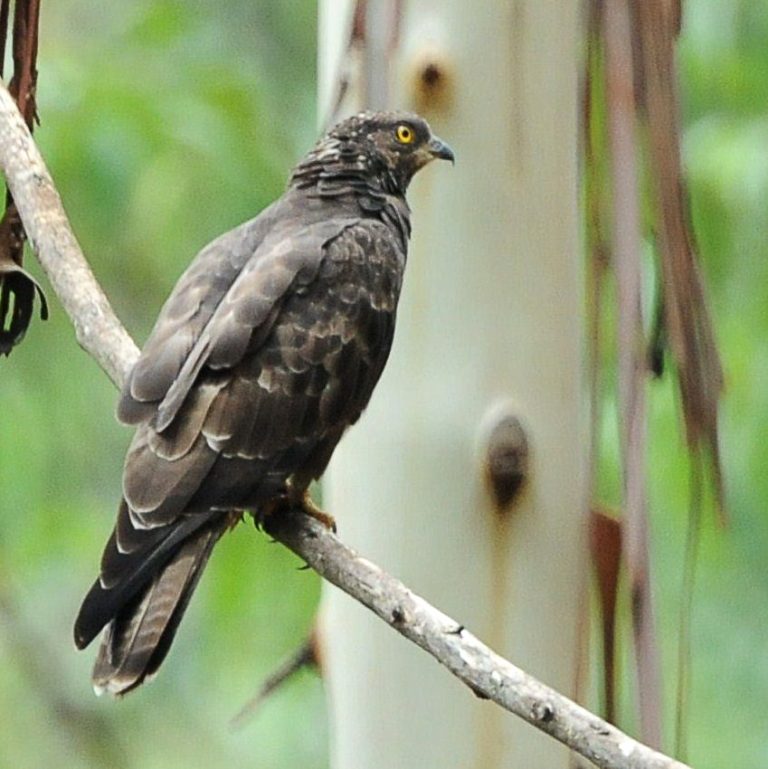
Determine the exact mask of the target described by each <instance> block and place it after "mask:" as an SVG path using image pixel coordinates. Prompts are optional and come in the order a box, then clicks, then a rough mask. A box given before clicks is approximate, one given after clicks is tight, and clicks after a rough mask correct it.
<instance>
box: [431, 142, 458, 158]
mask: <svg viewBox="0 0 768 769" xmlns="http://www.w3.org/2000/svg"><path fill="white" fill-rule="evenodd" d="M429 152H430V154H431V155H432V157H433V158H440V160H450V161H451V163H454V164H455V163H456V158H455V157H454V156H453V150H452V149H451V148H450V147H449V146H448V145H447V144H446V143H445V142H444V141H443V140H442V139H438V137H437V136H433V137H432V140H431V141H430V142H429Z"/></svg>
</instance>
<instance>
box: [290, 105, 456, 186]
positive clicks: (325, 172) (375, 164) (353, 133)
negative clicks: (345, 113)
mask: <svg viewBox="0 0 768 769" xmlns="http://www.w3.org/2000/svg"><path fill="white" fill-rule="evenodd" d="M436 158H439V159H442V160H450V161H451V162H453V160H454V157H453V150H451V148H450V147H449V146H448V145H447V144H446V143H445V142H443V141H442V139H440V138H438V137H437V136H435V135H434V134H433V133H432V130H431V129H430V127H429V124H428V123H427V121H426V120H424V118H421V117H419V116H418V115H415V114H413V113H412V112H361V113H359V114H357V115H354V116H352V117H350V118H347V119H346V120H343V121H342V122H340V123H338V124H337V125H336V126H334V127H333V128H332V129H331V130H330V131H329V132H328V133H327V134H326V135H325V136H324V137H323V138H322V139H321V140H320V141H319V142H318V143H317V145H316V146H315V148H314V149H313V150H312V151H311V152H310V153H309V155H308V156H307V157H306V159H305V160H304V161H303V162H302V163H301V164H300V165H299V167H298V168H297V172H299V173H300V172H301V171H302V168H304V169H308V170H309V169H314V170H315V171H318V170H321V169H322V174H321V178H323V179H324V180H328V181H330V180H332V178H333V176H334V175H337V176H339V177H342V178H344V179H346V180H347V181H351V180H352V178H353V177H354V176H355V175H359V176H360V177H361V178H367V179H368V180H370V182H372V183H378V184H380V185H381V186H383V187H384V188H386V189H387V191H389V192H393V193H399V194H403V193H405V190H406V189H407V187H408V184H409V183H410V181H411V179H412V178H413V176H414V174H415V173H416V172H417V171H418V170H419V169H421V168H423V167H424V166H426V165H427V163H430V162H431V161H432V160H435V159H436Z"/></svg>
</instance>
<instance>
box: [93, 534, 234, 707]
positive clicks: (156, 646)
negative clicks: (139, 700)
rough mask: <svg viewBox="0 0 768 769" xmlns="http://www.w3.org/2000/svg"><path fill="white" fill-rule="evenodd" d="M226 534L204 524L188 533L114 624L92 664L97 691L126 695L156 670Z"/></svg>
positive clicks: (105, 632) (105, 635)
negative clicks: (202, 575)
mask: <svg viewBox="0 0 768 769" xmlns="http://www.w3.org/2000/svg"><path fill="white" fill-rule="evenodd" d="M222 533H223V529H222V528H220V527H219V528H211V527H205V528H203V529H200V530H198V531H196V532H195V533H194V534H192V535H191V536H189V537H188V538H187V539H186V540H184V542H183V543H182V544H181V546H180V547H179V549H178V550H177V551H176V552H175V553H174V554H173V555H172V556H171V558H170V560H168V562H167V563H166V564H165V565H164V566H163V567H162V568H161V569H160V570H159V571H158V572H157V574H156V575H155V576H154V578H153V579H152V581H151V582H150V583H149V584H148V585H147V587H146V588H144V589H143V590H142V591H141V592H139V594H138V595H137V596H136V597H135V598H133V599H132V600H131V601H129V602H128V603H127V604H126V605H125V606H124V607H123V608H121V609H120V611H119V612H118V614H117V615H116V616H115V617H114V619H113V620H112V621H111V622H110V623H109V625H108V626H107V628H106V629H105V631H104V635H103V637H102V642H101V648H100V649H99V653H98V655H97V657H96V664H95V665H94V668H93V685H94V688H95V689H96V692H97V693H99V694H101V693H102V692H105V691H106V692H109V693H111V694H116V695H119V694H126V693H127V692H129V691H130V690H131V689H133V688H135V687H137V686H138V685H139V684H141V682H142V681H144V679H145V678H147V677H148V676H151V675H153V674H154V673H155V672H156V671H157V669H158V668H159V667H160V664H161V663H162V661H163V660H164V659H165V655H166V654H167V653H168V650H169V649H170V647H171V643H172V641H173V637H174V635H175V634H176V629H177V628H178V626H179V622H180V621H181V618H182V616H183V614H184V610H185V609H186V608H187V604H188V603H189V599H190V598H191V597H192V593H193V592H194V590H195V587H196V586H197V583H198V580H199V579H200V575H201V574H202V572H203V569H204V568H205V564H206V563H207V562H208V557H209V556H210V554H211V550H213V546H214V545H215V544H216V542H217V540H218V539H219V537H220V536H221V534H222Z"/></svg>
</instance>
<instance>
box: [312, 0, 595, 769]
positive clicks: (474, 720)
mask: <svg viewBox="0 0 768 769" xmlns="http://www.w3.org/2000/svg"><path fill="white" fill-rule="evenodd" d="M367 6H368V10H369V13H371V14H372V13H378V14H379V18H383V19H385V21H383V22H382V21H380V22H378V23H380V24H388V23H391V19H392V18H393V14H390V15H389V18H390V21H389V22H388V21H386V18H387V14H386V13H381V8H380V7H379V8H377V6H379V3H377V2H375V0H369V1H368V3H367ZM383 6H384V8H385V10H386V8H387V7H389V8H392V7H395V8H396V7H397V6H402V7H401V12H402V16H401V18H400V20H399V24H397V23H395V24H392V27H393V29H392V30H391V31H390V30H383V31H382V30H381V29H379V30H378V39H377V40H376V41H373V42H374V43H375V45H374V46H373V48H374V50H379V51H381V50H383V51H384V53H383V55H384V56H385V58H386V60H387V61H388V62H389V77H388V79H387V80H386V81H385V84H384V85H382V82H381V77H380V76H379V75H380V73H376V72H374V73H373V75H371V73H370V72H369V73H368V75H367V76H364V75H363V74H361V72H360V71H359V69H360V68H361V67H363V66H364V63H365V62H366V61H368V66H371V56H370V55H368V56H367V55H366V53H365V52H362V53H360V52H358V53H357V54H356V55H350V54H349V53H344V51H345V49H346V47H347V44H348V41H349V19H350V13H351V10H352V9H351V4H350V3H347V2H342V0H326V1H325V2H324V3H323V2H321V40H320V48H321V61H320V73H321V90H320V92H321V115H323V116H324V117H325V116H327V115H328V114H329V113H330V111H331V108H330V107H329V105H330V104H331V103H332V100H333V98H334V94H336V93H337V80H338V77H339V74H340V72H346V74H347V75H350V78H349V80H350V84H349V87H348V88H347V90H346V97H345V100H344V101H343V102H342V108H341V109H342V111H343V112H345V113H347V112H350V111H353V110H356V109H359V108H360V107H361V106H363V104H362V101H363V96H362V95H361V94H362V93H364V92H365V91H366V88H365V87H364V86H365V84H366V83H367V84H368V85H367V101H368V102H369V103H377V102H378V103H379V104H380V103H382V101H381V100H382V99H384V100H385V103H386V104H388V105H389V106H392V107H399V108H408V109H414V110H417V111H419V112H421V113H422V114H424V116H425V117H426V118H427V119H428V120H430V122H431V123H432V127H433V129H434V130H435V131H436V133H438V134H439V135H440V136H441V137H442V138H443V139H444V140H446V141H447V142H449V143H450V144H451V146H452V147H453V149H454V150H455V152H456V156H457V162H456V166H455V168H450V166H447V165H444V164H439V165H438V164H435V165H434V166H433V167H432V168H430V169H427V170H426V171H425V172H423V173H422V174H421V175H420V177H419V178H417V179H416V181H415V182H414V184H413V186H412V189H411V192H410V194H409V200H410V203H411V206H412V208H413V223H414V236H413V240H412V243H411V251H410V257H409V263H408V269H407V273H406V279H405V288H404V292H403V296H402V300H401V304H400V310H399V316H398V330H397V334H396V337H395V344H394V350H393V353H392V356H391V359H390V362H389V364H388V367H387V369H386V371H385V372H384V376H383V377H382V380H381V383H380V384H379V387H378V389H377V391H376V392H375V394H374V396H373V399H372V401H371V404H370V406H369V408H368V410H367V412H366V413H365V415H364V416H363V418H362V419H361V421H360V423H359V424H358V425H357V426H356V427H354V428H353V429H352V430H351V431H350V433H349V434H348V435H347V436H346V437H345V439H344V440H343V441H342V443H341V445H340V447H339V449H338V450H337V451H336V454H335V456H334V459H333V462H332V465H331V468H330V470H329V473H328V475H327V478H326V485H325V494H324V504H325V507H326V508H327V509H328V510H329V511H331V512H332V513H333V514H334V516H335V517H336V519H337V521H338V523H339V529H340V533H341V535H342V537H343V538H344V541H345V542H347V543H348V544H351V545H353V546H354V547H356V548H357V549H359V550H360V551H361V552H363V553H365V554H366V555H367V556H368V557H370V558H371V559H372V560H374V561H376V562H378V563H379V564H380V565H381V566H382V567H383V568H384V569H386V570H387V571H390V572H391V573H393V574H395V575H397V576H398V577H399V578H401V579H402V580H404V581H405V582H406V584H408V585H409V586H410V587H411V588H413V589H414V590H415V591H417V592H418V593H420V594H421V595H423V596H424V597H425V598H427V600H429V601H430V602H432V603H434V604H435V605H437V606H438V607H440V608H441V609H443V610H444V611H446V612H448V613H449V614H451V615H452V616H454V617H457V618H458V619H459V620H460V621H463V622H465V623H466V625H467V626H468V627H469V628H471V629H472V631H473V632H476V633H477V634H478V635H479V636H480V637H481V638H482V639H483V640H485V641H486V642H488V643H490V644H491V645H492V646H493V647H494V648H495V649H496V650H497V651H499V652H501V653H502V654H504V655H505V656H507V657H509V658H510V659H511V660H513V661H514V662H515V663H516V664H518V665H520V666H522V667H523V668H525V669H527V670H529V671H530V672H531V673H533V674H534V675H537V676H540V677H541V678H543V679H544V680H545V681H546V682H547V683H549V684H551V685H552V686H554V687H555V688H557V689H559V690H560V691H562V692H564V693H570V694H571V695H573V694H574V689H575V685H576V678H577V667H578V662H579V615H580V602H581V601H582V599H583V594H584V586H585V581H586V576H585V564H586V557H585V548H586V537H585V531H586V526H585V521H586V506H587V494H586V468H587V458H588V440H587V437H586V436H587V430H586V429H585V428H586V422H587V420H586V416H587V414H586V405H585V404H586V402H587V399H586V396H585V391H584V369H585V365H584V344H583V325H584V322H583V316H584V302H583V285H584V276H583V264H582V255H581V245H580V237H579V225H578V197H579V185H578V160H577V157H578V156H577V149H578V138H579V119H578V89H579V82H578V73H579V43H580V36H581V32H582V30H581V18H580V13H579V11H580V8H579V3H578V2H577V0H497V1H495V2H492V1H491V0H488V1H487V2H484V3H470V2H466V0H432V1H430V0H408V2H406V3H402V4H399V3H390V2H387V3H384V4H383ZM371 26H372V25H370V22H369V25H368V31H369V40H368V45H369V46H370V45H371V39H370V32H371ZM373 31H374V33H376V32H377V31H376V29H375V28H374V30H373ZM382 41H383V44H382ZM391 41H393V42H391ZM390 43H391V44H392V45H393V48H392V50H391V52H390V54H389V55H387V51H386V48H387V46H388V45H390ZM380 55H382V54H380ZM342 62H344V65H343V66H342ZM373 66H375V62H374V64H373ZM377 83H378V85H376V84H377ZM373 88H375V89H376V90H375V91H373V90H372V89H373ZM505 417H516V418H517V419H518V420H519V422H520V423H521V424H522V426H523V429H524V431H525V434H526V436H527V440H528V447H529V466H528V475H529V478H528V481H527V483H525V484H524V487H523V491H522V493H521V494H520V495H518V497H517V498H516V499H515V500H514V501H513V503H512V505H511V506H510V507H509V509H508V510H507V511H506V513H500V512H499V511H498V509H497V507H498V506H497V505H496V503H495V502H494V496H493V494H491V493H490V491H489V486H488V482H487V476H488V465H487V462H486V461H485V458H486V456H487V453H488V444H489V440H490V438H489V436H490V435H491V434H493V435H494V436H495V437H494V439H493V441H492V442H497V441H498V442H499V443H500V446H501V455H502V458H504V457H505V456H508V454H509V452H512V450H513V449H514V444H515V442H514V440H513V441H512V442H511V443H510V442H509V441H508V440H507V439H508V438H510V437H511V438H514V437H516V436H518V435H519V433H518V432H516V431H515V430H513V429H511V428H510V429H506V430H505V429H501V430H500V431H496V432H495V433H494V431H493V427H494V426H495V425H497V424H498V423H499V422H502V423H504V419H505ZM505 424H510V423H509V422H506V423H505ZM505 448H506V449H508V452H507V453H506V454H505ZM501 464H502V466H503V465H504V463H503V462H502V463H501ZM322 617H323V620H322V629H323V648H324V652H325V661H326V669H325V672H326V680H327V683H328V688H329V700H330V712H331V730H332V748H331V749H332V766H333V768H334V769H378V768H379V767H381V768H382V769H384V767H386V769H392V767H397V769H433V768H434V769H454V768H456V769H464V768H465V767H466V768H467V769H470V768H471V769H475V768H476V769H495V768H496V767H505V768H506V767H520V769H538V768H541V769H556V768H557V767H565V766H567V765H568V756H567V754H566V751H565V750H564V749H563V748H562V747H561V746H560V745H558V744H556V743H555V742H554V741H552V740H549V739H547V738H546V737H545V736H543V735H541V734H538V733H536V732H535V731H534V730H533V729H531V728H530V727H528V726H526V725H525V724H523V723H522V722H518V721H516V720H515V719H512V718H510V717H509V716H508V715H507V714H504V713H502V712H501V711H500V710H498V709H497V708H494V707H493V706H492V705H489V704H487V703H484V702H482V701H480V700H478V699H477V698H475V697H474V696H473V695H472V693H471V692H469V691H468V690H467V689H466V688H463V687H462V686H461V685H460V684H458V683H457V682H456V681H455V680H454V679H452V678H451V677H450V676H449V675H447V674H446V672H445V671H444V670H442V669H440V668H439V667H438V666H437V665H435V664H434V662H433V661H432V660H430V659H429V658H428V657H427V656H426V655H424V654H423V653H421V652H420V651H419V650H418V649H416V648H414V647H412V646H411V645H409V644H407V643H406V642H405V641H403V639H401V638H399V637H397V636H396V635H395V634H394V633H392V632H391V631H390V630H389V629H388V628H386V627H385V626H383V625H382V623H381V622H379V621H378V620H376V619H375V618H373V617H371V616H368V615H367V614H366V612H365V611H364V610H363V609H361V608H360V607H359V606H358V605H356V604H355V603H354V602H353V601H351V600H350V599H349V598H348V597H346V596H344V595H341V594H339V593H337V592H335V591H334V590H332V589H328V590H327V591H326V594H325V599H324V605H323V615H322Z"/></svg>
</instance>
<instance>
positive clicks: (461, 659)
mask: <svg viewBox="0 0 768 769" xmlns="http://www.w3.org/2000/svg"><path fill="white" fill-rule="evenodd" d="M0 169H1V170H2V172H3V173H4V174H5V177H6V180H7V182H8V185H9V187H10V188H11V191H12V193H13V196H14V199H15V200H16V203H17V205H18V209H19V212H20V214H21V218H22V221H23V223H24V227H25V229H26V232H27V235H28V237H29V241H30V243H31V244H32V248H33V249H34V251H35V253H36V254H37V257H38V259H39V261H40V264H41V265H42V267H43V269H44V270H45V272H46V274H47V276H48V279H49V280H50V282H51V285H52V287H53V289H54V291H55V292H56V295H57V296H58V298H59V301H60V302H61V304H62V305H63V307H64V309H65V310H66V311H67V313H68V315H69V317H70V318H71V320H72V324H73V326H74V328H75V332H76V335H77V340H78V342H79V343H80V345H81V346H82V347H83V349H84V350H85V351H86V352H88V353H89V354H90V355H91V356H92V357H93V358H94V359H95V360H96V362H97V363H98V364H99V365H100V366H101V368H102V369H103V370H104V371H105V372H106V373H107V375H108V376H109V377H110V379H111V380H112V381H113V382H114V383H115V384H117V385H118V386H119V385H120V383H121V382H122V381H123V379H124V378H125V375H126V373H127V371H128V370H129V369H130V367H131V365H133V363H134V361H135V360H136V357H137V355H138V349H137V347H136V345H135V344H134V343H133V341H132V340H131V338H130V336H129V335H128V334H127V332H126V331H125V329H124V328H123V326H122V324H121V323H120V321H119V320H118V319H117V317H116V316H115V314H114V312H113V311H112V308H111V306H110V304H109V301H108V300H107V298H106V296H105V294H104V292H103V291H102V290H101V288H100V286H99V285H98V283H97V282H96V279H95V278H94V276H93V273H92V271H91V269H90V267H89V266H88V263H87V262H86V260H85V257H84V256H83V254H82V251H81V249H80V246H79V245H78V243H77V239H76V238H75V236H74V234H73V233H72V229H71V227H70V225H69V222H68V220H67V216H66V214H65V212H64V209H63V206H62V204H61V199H60V197H59V195H58V193H57V191H56V188H55V187H54V184H53V181H52V179H51V176H50V174H49V173H48V170H47V169H46V167H45V163H44V162H43V159H42V157H41V156H40V153H39V152H38V150H37V148H36V146H35V144H34V142H33V141H32V137H31V135H30V133H29V130H28V129H27V126H26V125H25V123H24V121H23V119H22V117H21V115H20V114H19V112H18V110H17V108H16V105H15V104H14V102H13V99H12V98H11V97H10V95H9V94H8V91H7V90H6V89H5V87H4V86H3V85H2V84H0ZM266 528H267V531H268V533H269V534H271V535H272V536H273V537H275V539H277V540H278V541H280V542H281V543H282V544H284V545H285V546H286V547H288V548H290V549H291V550H292V551H293V552H295V553H296V554H297V555H298V556H299V557H300V558H302V559H303V560H304V561H306V563H307V564H309V565H310V566H311V567H312V568H313V569H314V570H315V571H316V572H317V573H318V574H320V575H321V576H322V577H324V578H325V579H327V580H328V581H329V582H331V583H333V584H334V585H336V586H338V587H340V588H341V589H342V590H344V591H345V592H347V593H348V594H349V595H350V596H352V597H353V598H355V599H356V600H357V601H359V602H360V603H362V604H363V605H364V606H367V607H368V608H369V609H371V611H373V612H374V613H375V614H377V615H378V616H379V617H381V618H382V619H383V620H384V621H385V622H387V623H388V624H389V625H390V626H391V627H392V628H394V629H395V630H397V632H399V633H400V634H401V635H403V636H405V637H406V638H408V639H409V640H411V641H413V642H414V643H415V644H417V645H418V646H420V647H421V648H422V649H424V650H425V651H427V652H428V653H429V654H431V655H432V656H433V657H434V658H435V659H436V660H437V661H438V662H440V663H441V664H442V665H444V666H445V667H446V668H448V670H450V671H451V672H452V673H453V674H454V675H455V676H456V677H457V678H459V679H460V680H461V681H463V682H464V683H466V684H467V685H468V686H469V687H470V688H471V689H472V690H473V691H474V692H475V693H476V694H478V695H479V696H481V697H484V698H487V699H489V700H493V701H494V702H496V703H497V704H498V705H500V706H501V707H503V708H505V709H506V710H509V711H510V712H512V713H514V714H516V715H518V716H520V717H521V718H523V719H525V720H526V721H527V722H528V723H530V724H532V725H533V726H535V727H537V728H538V729H541V730H542V731H543V732H545V733H547V734H549V735H551V736H552V737H554V738H555V739H557V740H560V742H562V743H564V744H565V745H567V746H568V747H570V748H571V749H573V750H574V751H576V752H577V753H580V754H581V755H582V756H584V757H585V758H588V759H589V760H591V761H592V762H593V763H594V764H595V765H597V766H599V767H604V769H686V767H685V765H684V764H681V763H680V762H678V761H675V760H674V759H671V758H669V757H667V756H664V755H662V754H661V753H658V752H656V751H654V750H652V749H651V748H649V747H646V746H645V745H642V744H641V743H639V742H637V741H636V740H634V739H632V738H631V737H629V736H628V735H626V734H624V733H622V732H621V731H619V730H618V729H617V728H616V727H614V726H612V725H611V724H609V723H607V722H606V721H603V720H602V719H601V718H599V717H598V716H596V715H594V714H593V713H590V712H589V711H588V710H586V709H585V708H583V707H581V706H580V705H577V704H576V703H575V702H572V701H571V700H569V699H568V698H566V697H564V696H563V695H561V694H559V693H558V692H556V691H554V690H553V689H551V688H549V687H547V686H545V685H544V684H542V683H541V682H539V681H537V680H536V679H535V678H533V677H532V676H530V675H528V674H527V673H525V672H524V671H522V670H520V669H519V668H517V667H515V666H514V665H513V664H512V663H511V662H509V661H508V660H505V659H504V658H503V657H500V656H499V655H498V654H496V653H494V652H493V651H492V650H491V649H489V648H488V647H487V646H486V645H485V644H483V643H482V642H480V641H479V640H478V639H477V638H475V636H473V635H472V634H471V633H470V632H469V631H468V630H467V629H466V628H464V627H463V626H462V625H460V624H459V623H458V622H456V621H455V620H453V619H451V618H450V617H448V616H446V615H445V614H443V613H442V612H440V611H439V610H438V609H436V608H434V607H433V606H431V605H430V604H429V603H427V602H426V601H425V600H424V599H423V598H421V597H419V596H417V595H416V594H415V593H413V592H412V591H411V590H409V589H408V588H407V587H406V586H405V585H403V584H402V583H401V582H399V581H398V580H397V579H395V578H394V577H392V576H390V575H389V574H387V573H385V572H383V571H382V570H381V569H380V568H379V567H377V566H376V565H375V564H373V563H371V562H370V561H367V560H366V559H365V558H363V557H361V556H360V555H358V554H357V553H355V552H354V551H352V550H351V549H350V548H348V547H346V546H345V545H344V544H343V543H342V542H341V541H340V540H339V539H338V538H337V537H336V536H335V535H334V534H333V533H332V532H330V531H329V530H328V529H326V528H325V527H323V526H322V525H320V524H319V523H318V522H317V521H315V520H314V519H312V518H310V517H308V516H306V515H304V514H300V513H296V514H286V515H283V516H275V517H273V518H272V519H270V520H268V522H267V526H266Z"/></svg>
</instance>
